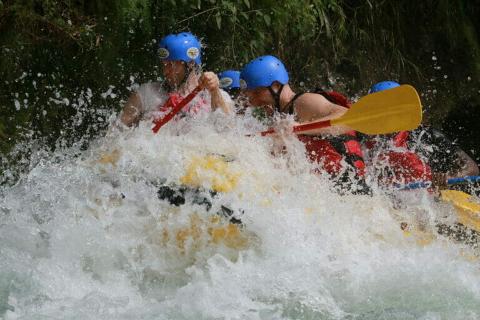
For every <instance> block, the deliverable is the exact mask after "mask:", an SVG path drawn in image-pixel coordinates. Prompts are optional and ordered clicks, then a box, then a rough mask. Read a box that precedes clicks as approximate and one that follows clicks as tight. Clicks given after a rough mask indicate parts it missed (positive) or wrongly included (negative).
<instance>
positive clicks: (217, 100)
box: [199, 71, 233, 114]
mask: <svg viewBox="0 0 480 320" xmlns="http://www.w3.org/2000/svg"><path fill="white" fill-rule="evenodd" d="M199 85H200V87H201V88H202V89H207V90H208V91H209V92H210V96H211V104H212V109H213V110H215V109H217V108H220V109H222V111H223V112H225V113H227V114H229V113H231V112H232V111H233V110H232V104H229V103H226V101H225V99H224V97H223V95H222V92H221V91H220V87H219V85H220V83H219V81H218V77H217V75H216V74H215V73H213V72H209V71H207V72H204V73H203V74H202V76H201V77H200V79H199Z"/></svg>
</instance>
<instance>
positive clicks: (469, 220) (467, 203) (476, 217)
mask: <svg viewBox="0 0 480 320" xmlns="http://www.w3.org/2000/svg"><path fill="white" fill-rule="evenodd" d="M440 193H441V196H442V200H443V201H445V202H450V203H452V204H453V206H454V207H455V209H456V211H457V217H458V222H460V223H461V224H463V225H464V226H466V227H468V228H470V229H473V230H475V231H477V232H480V201H478V198H477V201H475V200H476V199H475V197H474V196H471V195H469V194H468V193H465V192H462V191H457V190H442V191H440Z"/></svg>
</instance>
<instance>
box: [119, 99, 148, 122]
mask: <svg viewBox="0 0 480 320" xmlns="http://www.w3.org/2000/svg"><path fill="white" fill-rule="evenodd" d="M142 113H143V106H142V101H141V99H140V96H139V95H138V94H137V93H133V94H132V95H131V96H130V97H129V98H128V100H127V102H126V103H125V105H124V107H123V111H122V114H121V115H120V121H122V123H123V124H124V125H126V126H128V127H131V126H132V125H136V124H138V122H139V121H140V119H141V116H142Z"/></svg>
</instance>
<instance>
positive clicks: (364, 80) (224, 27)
mask: <svg viewBox="0 0 480 320" xmlns="http://www.w3.org/2000/svg"><path fill="white" fill-rule="evenodd" d="M479 13H480V5H478V4H476V3H474V2H472V1H467V0H464V1H452V0H438V1H433V0H426V1H412V0H405V1H369V0H365V1H353V0H304V1H298V0H286V1H282V2H281V5H280V3H279V2H278V1H275V0H256V1H252V0H241V1H233V0H103V1H87V0H43V1H38V0H1V1H0V56H1V59H0V89H1V90H0V152H1V153H3V154H4V155H6V154H8V152H9V150H10V149H11V148H12V146H14V145H16V144H18V143H19V142H20V141H22V140H25V139H32V138H42V139H43V140H44V141H46V143H47V145H50V146H52V147H53V146H55V142H56V141H57V139H58V138H59V137H62V138H63V139H64V140H65V141H67V142H70V143H71V142H73V141H77V140H78V139H79V137H85V136H86V137H87V138H89V137H94V136H96V135H98V132H99V131H101V130H103V129H104V128H105V127H106V126H107V122H106V119H107V117H108V114H110V113H112V112H114V111H118V110H119V109H120V107H121V105H122V101H121V100H122V99H126V97H127V96H128V94H129V91H130V90H131V81H130V76H133V77H134V81H135V82H138V83H141V82H143V81H147V80H152V79H156V78H157V77H158V76H159V68H158V66H157V60H156V59H155V51H156V50H155V46H156V40H158V38H159V37H161V36H162V35H165V34H167V33H171V32H180V31H185V30H188V31H191V32H193V33H194V34H196V35H198V36H199V37H201V38H202V42H203V44H204V45H205V58H204V61H205V63H206V69H209V70H214V71H220V70H222V69H226V68H235V69H240V68H241V66H242V65H243V64H244V63H246V62H247V61H249V60H250V59H252V58H254V57H256V56H258V55H262V54H274V55H277V56H278V57H280V58H281V59H283V60H284V61H285V63H286V65H287V66H288V68H289V71H290V75H291V78H292V79H293V80H292V82H293V84H294V86H295V84H298V83H300V82H305V83H306V87H309V88H313V87H316V86H322V87H334V88H336V89H339V90H340V91H343V92H346V93H350V94H353V93H358V92H360V93H366V91H367V88H368V87H369V86H370V85H371V84H372V83H374V82H377V81H380V80H385V79H393V80H399V81H401V82H404V83H412V84H414V85H415V86H416V87H417V88H418V89H419V91H421V92H424V93H426V95H424V96H423V97H422V99H423V101H424V102H425V105H426V106H427V107H430V106H435V107H434V108H429V115H430V116H429V118H430V121H432V122H434V123H437V124H441V122H442V121H443V120H444V119H445V114H447V112H449V111H451V110H455V109H456V108H459V107H460V106H459V103H460V101H476V102H475V103H476V104H475V103H473V104H470V108H478V105H479V103H480V102H478V91H477V90H478V87H479V85H478V84H479V82H478V81H479V79H480V47H479V43H478V39H479V35H478V30H480V22H479V20H478V19H477V17H478V16H479ZM432 57H435V59H436V60H432ZM445 76H447V78H446V77H445ZM109 86H114V88H113V89H112V90H113V91H114V93H115V94H116V97H115V98H112V97H111V96H110V97H106V98H105V97H103V96H102V95H101V93H103V92H106V91H107V90H108V89H109V88H110V87H109ZM88 89H91V92H92V94H91V97H89V98H88V99H86V98H81V97H83V96H85V95H86V92H87V91H88ZM82 95H83V96H82ZM80 98H81V99H83V100H81V101H83V104H82V106H83V107H80V106H78V105H79V103H78V101H79V100H80ZM64 99H67V100H68V104H67V102H65V101H66V100H64ZM475 99H476V100H475ZM76 105H77V106H76ZM80 119H81V121H80Z"/></svg>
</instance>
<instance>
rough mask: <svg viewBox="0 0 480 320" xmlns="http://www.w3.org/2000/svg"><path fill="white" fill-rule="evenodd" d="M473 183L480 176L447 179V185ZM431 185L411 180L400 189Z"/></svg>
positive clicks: (428, 182)
mask: <svg viewBox="0 0 480 320" xmlns="http://www.w3.org/2000/svg"><path fill="white" fill-rule="evenodd" d="M467 182H470V183H475V182H480V176H466V177H463V178H451V179H448V180H447V184H448V185H454V184H460V183H467ZM431 186H432V182H430V181H421V182H412V183H409V184H407V185H405V186H403V187H402V188H401V189H402V190H413V189H421V188H429V187H431Z"/></svg>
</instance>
